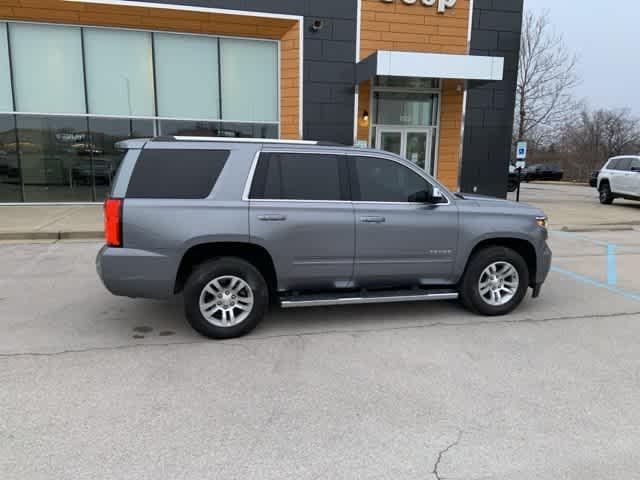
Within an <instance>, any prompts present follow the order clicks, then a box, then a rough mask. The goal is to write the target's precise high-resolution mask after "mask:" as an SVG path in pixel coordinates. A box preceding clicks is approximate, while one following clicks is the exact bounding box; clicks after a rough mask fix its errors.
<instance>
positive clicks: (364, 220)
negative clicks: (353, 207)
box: [360, 217, 387, 223]
mask: <svg viewBox="0 0 640 480" xmlns="http://www.w3.org/2000/svg"><path fill="white" fill-rule="evenodd" d="M360 221H361V222H362V223H384V222H386V221H387V219H386V218H384V217H360Z"/></svg>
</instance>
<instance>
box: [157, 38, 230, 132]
mask: <svg viewBox="0 0 640 480" xmlns="http://www.w3.org/2000/svg"><path fill="white" fill-rule="evenodd" d="M153 41H154V48H155V52H154V53H155V69H156V87H157V89H158V115H159V116H160V117H177V118H180V117H182V118H203V119H207V118H211V119H217V118H220V95H219V87H218V83H219V82H218V39H217V38H211V37H204V36H197V35H175V34H165V33H156V34H154V36H153Z"/></svg>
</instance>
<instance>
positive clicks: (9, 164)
mask: <svg viewBox="0 0 640 480" xmlns="http://www.w3.org/2000/svg"><path fill="white" fill-rule="evenodd" d="M15 129H16V124H15V117H14V116H13V115H0V202H20V201H21V200H22V192H21V182H20V164H19V163H18V151H17V144H16V130H15Z"/></svg>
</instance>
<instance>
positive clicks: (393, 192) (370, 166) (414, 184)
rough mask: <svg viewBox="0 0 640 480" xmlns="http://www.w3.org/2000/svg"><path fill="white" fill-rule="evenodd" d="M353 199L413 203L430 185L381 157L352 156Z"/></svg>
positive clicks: (403, 167)
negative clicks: (353, 174)
mask: <svg viewBox="0 0 640 480" xmlns="http://www.w3.org/2000/svg"><path fill="white" fill-rule="evenodd" d="M351 162H352V163H351V165H352V168H353V171H354V173H355V176H354V177H355V178H354V180H353V190H354V192H353V197H354V198H353V199H354V200H356V201H361V202H393V203H405V202H409V203H415V202H420V201H422V200H421V199H420V194H421V193H424V192H430V191H431V190H432V187H431V184H430V183H429V182H427V181H426V180H425V179H424V178H422V177H421V176H420V175H418V174H417V173H415V172H413V171H411V170H410V169H408V168H407V167H405V166H404V165H401V164H399V163H398V162H394V161H392V160H387V159H384V158H373V157H352V158H351Z"/></svg>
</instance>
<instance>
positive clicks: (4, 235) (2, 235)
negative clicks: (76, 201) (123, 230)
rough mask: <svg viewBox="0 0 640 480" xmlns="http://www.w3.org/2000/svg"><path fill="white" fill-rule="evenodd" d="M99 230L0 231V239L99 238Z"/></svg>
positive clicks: (101, 234)
mask: <svg viewBox="0 0 640 480" xmlns="http://www.w3.org/2000/svg"><path fill="white" fill-rule="evenodd" d="M102 238H104V233H103V232H102V230H100V231H69V232H38V231H36V232H0V240H101V239H102Z"/></svg>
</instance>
